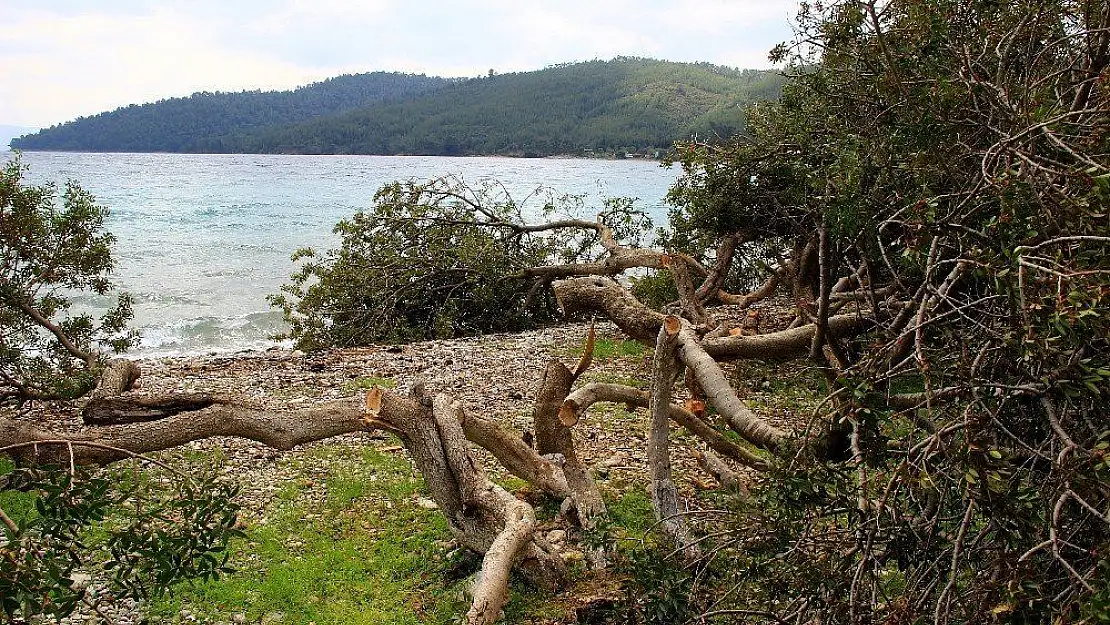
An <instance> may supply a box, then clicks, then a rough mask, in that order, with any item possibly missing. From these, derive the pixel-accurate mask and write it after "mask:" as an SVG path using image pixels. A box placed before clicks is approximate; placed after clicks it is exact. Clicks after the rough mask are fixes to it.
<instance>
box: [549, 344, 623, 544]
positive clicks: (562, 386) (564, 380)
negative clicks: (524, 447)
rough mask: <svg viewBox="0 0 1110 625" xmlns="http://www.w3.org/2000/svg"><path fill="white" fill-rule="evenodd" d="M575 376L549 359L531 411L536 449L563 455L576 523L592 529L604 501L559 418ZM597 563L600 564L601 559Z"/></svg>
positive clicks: (567, 430) (599, 516)
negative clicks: (576, 517)
mask: <svg viewBox="0 0 1110 625" xmlns="http://www.w3.org/2000/svg"><path fill="white" fill-rule="evenodd" d="M574 378H575V376H574V374H572V373H571V372H570V370H569V369H567V368H566V367H565V366H564V365H563V364H562V363H561V362H558V361H554V360H553V361H551V362H550V363H548V365H547V367H546V368H545V369H544V374H543V378H542V380H541V382H540V388H539V391H538V392H537V393H536V406H535V412H534V417H535V424H536V450H537V451H538V452H539V453H540V454H541V455H544V454H560V455H561V456H562V457H563V475H564V476H565V477H566V482H567V486H568V487H569V489H570V497H571V502H572V504H573V507H574V510H575V511H576V513H577V516H578V524H579V525H580V526H581V527H582V528H584V529H593V528H594V527H596V526H597V522H598V521H599V520H601V519H603V518H604V517H605V515H606V511H605V502H604V501H603V500H602V499H601V492H600V491H599V490H598V489H597V484H596V483H595V482H594V480H593V478H592V477H590V472H589V470H588V469H586V467H584V466H583V465H582V462H581V460H579V458H578V454H577V452H576V451H575V448H574V434H573V433H572V432H571V429H570V428H569V427H567V426H566V425H563V423H562V422H561V421H560V420H559V409H560V408H561V407H562V405H563V401H564V400H565V399H566V397H567V395H568V394H569V393H570V388H571V385H572V384H573V383H574ZM597 563H598V564H600V560H599V561H598V562H597Z"/></svg>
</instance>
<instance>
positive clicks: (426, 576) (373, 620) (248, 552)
mask: <svg viewBox="0 0 1110 625" xmlns="http://www.w3.org/2000/svg"><path fill="white" fill-rule="evenodd" d="M214 460H217V461H218V457H217V458H214ZM280 462H288V463H290V466H288V467H283V469H288V470H289V471H290V472H291V473H293V474H295V475H297V476H298V477H297V478H295V480H294V481H293V482H291V483H289V484H287V485H286V486H285V487H284V488H283V489H282V490H281V491H280V492H279V494H278V497H277V498H276V501H275V502H274V504H273V505H272V506H271V508H270V509H269V510H267V511H266V513H265V514H264V516H263V518H262V519H259V520H257V521H255V522H253V523H251V524H250V527H248V529H247V538H245V539H243V540H240V541H238V542H237V543H236V544H235V546H234V548H233V553H232V558H231V564H232V566H234V567H235V568H236V569H237V572H236V573H233V574H231V575H228V576H226V577H224V578H221V579H219V580H216V581H212V582H207V583H197V584H193V585H183V586H180V587H178V588H177V589H176V591H175V592H174V593H173V594H172V595H170V596H166V597H163V598H161V599H158V600H155V601H154V602H152V604H151V605H150V618H151V621H152V622H185V621H192V620H194V619H195V620H196V621H200V622H235V621H243V622H248V623H278V622H280V623H300V624H307V623H315V624H316V625H325V624H330V623H334V624H340V623H349V624H359V623H366V624H375V625H377V624H381V625H391V624H397V625H401V624H410V623H412V624H415V623H444V624H447V623H455V622H457V620H458V618H459V615H460V614H463V613H465V611H466V608H467V606H468V599H467V597H466V593H465V589H466V584H468V583H469V576H470V574H471V573H472V572H473V571H474V570H475V568H476V566H477V560H476V558H475V557H474V556H472V555H470V554H468V553H467V552H466V551H465V550H461V549H458V548H457V547H455V545H454V543H453V541H452V540H451V536H450V533H449V531H448V529H447V523H446V521H445V519H444V518H443V515H442V514H441V513H440V512H439V511H438V510H435V509H428V508H425V507H423V506H422V505H421V503H422V502H423V504H424V505H427V499H426V497H427V494H426V492H425V488H424V483H423V480H422V479H421V478H420V477H419V476H418V475H415V474H414V472H413V469H412V467H411V465H410V463H409V462H408V460H407V459H406V458H405V457H404V456H403V455H394V454H393V453H385V452H382V451H379V450H376V449H373V448H365V447H362V448H359V447H340V446H321V447H318V448H316V449H313V450H311V451H309V452H308V453H306V454H303V455H300V456H297V457H290V458H286V459H282V460H281V461H280ZM506 485H507V486H510V487H512V486H514V484H513V483H512V482H509V483H507V484H506ZM555 508H556V506H539V507H538V512H539V513H540V514H541V515H547V516H548V517H550V515H552V514H553V513H554V511H555ZM612 508H613V516H614V526H616V527H618V528H619V533H620V535H622V536H629V535H633V534H634V533H635V532H637V531H640V532H642V531H643V529H646V528H647V527H648V526H649V525H650V523H651V520H650V519H651V503H650V501H649V500H648V499H647V497H646V495H643V494H639V493H636V494H631V495H629V496H627V497H625V498H624V499H623V500H618V501H615V502H612ZM572 573H573V574H575V575H576V577H577V582H578V583H586V584H589V583H590V580H587V579H585V577H586V575H585V573H584V571H583V570H581V568H580V567H579V568H578V569H574V568H573V567H572ZM512 590H513V593H512V597H511V600H510V603H509V605H508V607H507V609H506V621H507V622H510V623H546V622H565V619H568V618H571V619H572V617H571V616H570V615H571V614H573V608H572V606H568V605H566V604H565V603H564V601H565V599H566V597H568V596H571V595H572V594H573V593H574V592H575V591H574V590H573V588H572V589H571V590H569V591H567V592H566V593H564V594H563V595H556V596H551V595H548V594H546V593H543V592H539V591H535V590H532V589H530V588H529V587H528V585H527V584H526V583H524V582H523V581H520V580H517V581H515V582H514V584H513V586H512Z"/></svg>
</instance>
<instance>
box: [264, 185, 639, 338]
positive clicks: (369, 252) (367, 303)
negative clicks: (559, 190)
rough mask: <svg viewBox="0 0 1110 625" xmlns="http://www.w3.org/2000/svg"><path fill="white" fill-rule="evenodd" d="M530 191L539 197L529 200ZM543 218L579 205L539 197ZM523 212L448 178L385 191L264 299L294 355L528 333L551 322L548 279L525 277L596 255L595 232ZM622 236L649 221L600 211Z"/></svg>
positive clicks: (618, 208) (625, 206)
mask: <svg viewBox="0 0 1110 625" xmlns="http://www.w3.org/2000/svg"><path fill="white" fill-rule="evenodd" d="M535 195H538V194H534V196H535ZM544 199H545V200H546V203H545V205H544V206H543V207H542V211H538V212H539V213H541V214H542V215H547V216H550V215H553V214H555V213H557V212H560V213H566V212H570V211H573V210H576V209H580V208H581V200H580V198H577V197H561V198H557V197H554V196H553V195H550V194H547V195H546V196H544ZM525 216H526V215H525V212H524V207H523V206H522V205H520V204H518V203H517V202H516V201H514V200H513V199H512V197H510V196H509V194H508V193H507V191H506V190H505V189H504V188H503V187H502V186H500V185H499V184H497V183H493V182H491V183H486V184H484V185H482V186H479V187H471V186H469V185H467V184H465V183H464V182H463V181H462V180H459V179H456V178H453V177H446V178H438V179H434V180H430V181H427V182H423V183H417V182H411V181H410V182H397V183H393V184H389V185H386V186H384V187H382V188H381V189H380V190H379V191H378V192H377V194H375V196H374V206H373V207H372V208H371V210H370V211H368V212H360V213H357V214H355V215H354V216H353V217H352V218H351V219H348V220H344V221H341V222H340V223H339V224H338V225H337V226H336V227H335V232H336V233H337V234H339V235H340V237H341V243H340V247H339V249H335V250H329V251H327V252H325V253H323V254H321V253H319V252H317V251H316V250H312V249H302V250H299V251H298V252H297V253H296V254H295V255H294V256H293V259H294V260H295V261H301V262H302V265H301V266H300V268H299V270H298V271H297V272H296V273H295V274H293V276H292V279H291V282H290V283H289V284H286V285H284V286H282V293H281V294H279V295H274V296H271V298H270V301H271V303H272V304H273V305H274V306H276V307H278V308H279V309H281V310H282V312H283V314H284V317H285V320H286V322H287V323H288V324H289V326H290V331H289V333H288V335H287V336H286V337H282V338H292V339H294V340H295V341H296V343H297V346H298V347H299V348H301V349H319V348H323V347H349V346H354V345H367V344H372V343H398V342H408V341H414V340H420V339H431V338H450V337H457V336H465V335H471V334H479V333H483V332H505V331H514V330H521V329H525V328H530V327H535V326H536V325H537V324H540V323H543V322H546V321H549V320H551V319H552V318H553V317H554V303H553V301H552V298H551V297H550V294H549V292H548V289H547V288H546V282H545V281H543V280H542V279H537V278H536V277H534V276H532V275H530V274H529V273H528V270H529V269H531V268H533V267H539V266H543V265H548V264H552V263H570V262H580V261H585V260H593V259H596V258H597V257H598V256H599V255H600V254H601V251H600V249H599V246H598V245H597V237H596V235H593V233H592V231H588V232H587V233H586V234H583V233H582V232H581V231H580V230H576V229H552V230H545V231H528V230H526V229H524V228H522V226H524V225H525V223H526V222H525ZM602 218H603V219H605V220H606V221H607V223H609V224H610V225H611V227H613V229H614V230H615V231H616V232H617V233H618V235H619V236H627V235H629V234H632V235H633V238H634V235H635V234H636V233H640V232H643V231H644V230H645V229H646V227H649V226H650V222H648V223H647V224H646V225H645V224H644V221H643V220H642V219H641V218H642V215H641V214H639V213H637V212H636V211H635V210H634V209H633V208H632V205H631V202H630V201H627V200H610V201H609V202H607V205H606V209H605V211H603V213H602Z"/></svg>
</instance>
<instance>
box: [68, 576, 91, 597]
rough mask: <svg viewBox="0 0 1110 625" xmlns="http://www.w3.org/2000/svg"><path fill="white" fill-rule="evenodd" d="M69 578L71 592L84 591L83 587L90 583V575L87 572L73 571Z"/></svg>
mask: <svg viewBox="0 0 1110 625" xmlns="http://www.w3.org/2000/svg"><path fill="white" fill-rule="evenodd" d="M70 579H71V580H73V581H72V582H71V583H70V588H72V589H73V592H78V593H81V592H85V589H86V588H88V587H89V584H90V583H92V575H89V574H88V573H74V574H73V575H71V576H70Z"/></svg>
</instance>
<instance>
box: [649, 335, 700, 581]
mask: <svg viewBox="0 0 1110 625" xmlns="http://www.w3.org/2000/svg"><path fill="white" fill-rule="evenodd" d="M682 326H683V323H682V320H681V319H679V318H678V317H667V319H666V321H665V322H664V324H663V327H662V328H661V329H660V330H659V339H658V341H657V342H656V344H655V367H654V372H653V375H652V380H651V404H650V409H651V428H650V429H649V434H648V448H647V455H648V464H649V466H650V467H651V502H652V504H653V507H654V508H655V517H656V519H657V520H658V521H659V523H660V525H661V527H662V528H663V531H664V533H665V534H666V535H667V536H668V537H669V538H670V539H671V540H673V541H674V544H675V546H676V547H677V548H679V549H681V550H682V552H683V554H684V556H685V557H686V558H687V559H688V560H694V559H696V558H697V557H698V556H699V550H698V549H697V546H696V545H695V544H694V541H693V540H692V539H691V537H690V534H689V532H688V531H687V529H686V523H685V522H684V520H683V518H682V516H681V515H680V514H679V509H678V488H676V487H675V483H674V479H673V477H672V475H671V451H670V414H669V413H670V406H671V393H672V392H673V389H674V382H675V378H676V377H677V376H678V373H679V368H680V366H681V365H680V363H679V361H678V359H677V358H676V354H675V351H676V348H677V347H678V336H679V332H680V331H681V330H682Z"/></svg>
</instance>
